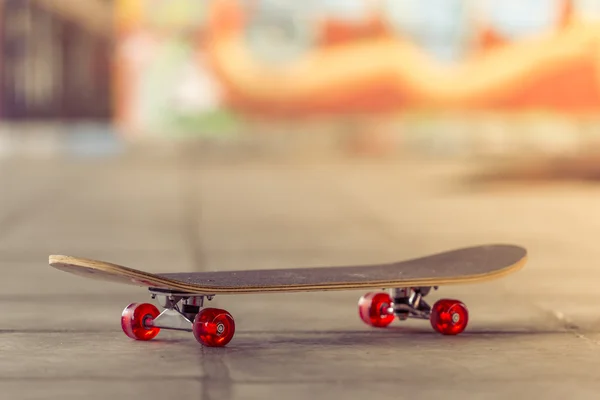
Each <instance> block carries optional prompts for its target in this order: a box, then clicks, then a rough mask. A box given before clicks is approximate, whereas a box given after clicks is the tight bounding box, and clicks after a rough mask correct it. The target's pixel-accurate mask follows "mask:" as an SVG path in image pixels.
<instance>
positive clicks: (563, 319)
mask: <svg viewBox="0 0 600 400" xmlns="http://www.w3.org/2000/svg"><path fill="white" fill-rule="evenodd" d="M550 314H551V315H552V316H553V317H554V318H555V319H556V320H557V321H558V322H560V323H561V325H562V326H563V327H564V328H565V329H566V330H567V331H568V332H570V333H571V334H573V335H574V336H575V337H577V338H579V339H582V340H585V341H587V342H589V343H592V344H594V345H596V346H600V341H598V340H594V339H592V338H590V337H588V336H586V335H584V334H583V333H582V332H581V331H582V329H581V327H580V326H579V325H577V324H576V323H575V322H573V320H571V319H570V318H569V317H568V316H567V315H566V314H564V313H563V312H561V311H559V310H551V311H550Z"/></svg>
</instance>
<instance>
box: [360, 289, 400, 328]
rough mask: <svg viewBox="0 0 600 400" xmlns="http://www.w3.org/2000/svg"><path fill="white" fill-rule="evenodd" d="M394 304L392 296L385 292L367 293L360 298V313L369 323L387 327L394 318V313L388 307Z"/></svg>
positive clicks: (378, 326) (364, 320)
mask: <svg viewBox="0 0 600 400" xmlns="http://www.w3.org/2000/svg"><path fill="white" fill-rule="evenodd" d="M391 306H392V298H391V297H390V295H389V294H387V293H383V292H371V293H367V294H365V295H364V296H362V297H361V298H360V300H358V315H360V318H361V319H362V320H363V322H364V323H365V324H367V325H370V326H374V327H377V328H385V327H386V326H388V325H389V324H391V323H392V321H393V320H394V314H393V313H389V312H388V309H389V308H390V307H391Z"/></svg>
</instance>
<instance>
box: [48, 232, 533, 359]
mask: <svg viewBox="0 0 600 400" xmlns="http://www.w3.org/2000/svg"><path fill="white" fill-rule="evenodd" d="M526 261H527V250H526V249H525V248H523V247H520V246H517V245H511V244H491V245H482V246H474V247H466V248H460V249H455V250H449V251H445V252H440V253H436V254H431V255H427V256H423V257H419V258H413V259H409V260H404V261H399V262H393V263H386V264H371V265H357V266H325V267H307V268H290V269H263V270H244V271H220V272H179V273H161V274H151V273H148V272H144V271H141V270H137V269H132V268H128V267H125V266H121V265H117V264H112V263H109V262H104V261H98V260H91V259H86V258H77V257H71V256H63V255H51V256H50V257H49V263H50V265H51V266H52V267H54V268H57V269H59V270H62V271H65V272H69V273H72V274H75V275H80V276H84V277H88V278H91V279H97V280H104V281H111V282H116V283H122V284H128V285H134V286H139V287H145V288H147V289H148V291H149V292H150V295H151V297H152V298H153V299H157V302H158V303H159V305H160V306H161V307H162V308H163V311H159V310H158V308H157V307H156V306H155V305H153V304H151V303H132V304H130V305H128V306H127V307H125V309H124V310H123V312H122V315H121V328H122V329H123V332H124V333H125V334H126V335H127V336H128V337H130V338H132V339H136V340H151V339H153V338H154V337H156V335H158V333H159V332H160V330H161V329H172V330H180V331H188V332H192V333H193V335H194V337H195V338H196V340H197V341H198V342H199V343H200V344H202V345H204V346H209V347H222V346H226V345H227V344H228V343H229V342H230V341H231V339H232V338H233V335H234V332H235V322H234V319H233V317H232V316H231V314H230V313H229V312H227V311H225V310H222V309H218V308H213V307H207V303H206V302H207V301H211V300H212V299H213V298H214V297H215V296H216V295H241V294H251V293H284V292H287V293H290V292H314V291H336V290H338V291H339V290H354V289H372V290H375V291H371V292H368V293H366V294H365V295H363V296H362V297H360V299H359V300H358V314H359V317H360V319H361V320H362V321H363V322H364V323H366V324H367V325H369V326H371V327H375V328H385V327H387V326H388V325H390V324H391V323H392V322H393V321H394V320H395V319H396V318H398V319H399V320H400V321H404V320H406V319H408V318H418V319H427V320H429V321H430V324H431V326H432V328H433V329H434V330H435V331H437V332H439V333H441V334H443V335H457V334H459V333H461V332H463V331H464V330H465V328H466V327H467V324H468V321H469V312H468V309H467V307H466V305H465V304H464V303H463V302H461V301H459V300H454V299H441V300H438V301H437V302H436V303H435V304H433V306H430V305H429V304H428V303H427V302H426V301H425V299H424V298H425V296H427V295H428V294H429V293H430V291H431V289H434V290H437V289H438V288H439V286H443V285H451V284H466V283H477V282H482V281H486V280H491V279H496V278H500V277H503V276H505V275H507V274H509V273H512V272H515V271H517V270H519V269H520V268H522V267H523V266H524V265H525V263H526Z"/></svg>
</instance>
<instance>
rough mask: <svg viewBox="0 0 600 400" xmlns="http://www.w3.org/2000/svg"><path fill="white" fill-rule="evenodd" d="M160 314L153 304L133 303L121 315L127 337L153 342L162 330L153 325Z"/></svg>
mask: <svg viewBox="0 0 600 400" xmlns="http://www.w3.org/2000/svg"><path fill="white" fill-rule="evenodd" d="M159 314H160V312H159V311H158V309H157V308H156V307H155V306H153V305H152V304H148V303H142V304H137V303H131V304H130V305H128V306H127V307H125V309H124V310H123V313H122V314H121V328H122V329H123V332H125V334H126V335H127V336H129V337H130V338H132V339H136V340H151V339H154V338H155V337H156V335H158V333H159V332H160V328H157V327H153V326H152V325H151V323H152V321H153V320H154V318H156V317H158V315H159Z"/></svg>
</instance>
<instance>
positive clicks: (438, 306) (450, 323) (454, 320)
mask: <svg viewBox="0 0 600 400" xmlns="http://www.w3.org/2000/svg"><path fill="white" fill-rule="evenodd" d="M430 322H431V326H432V327H433V329H435V330H436V331H437V332H439V333H441V334H443V335H458V334H459V333H461V332H462V331H464V330H465V328H466V327H467V324H468V323H469V311H468V310H467V306H465V305H464V304H463V303H462V302H460V301H458V300H451V299H442V300H439V301H437V302H436V303H435V304H434V305H433V307H432V308H431V316H430Z"/></svg>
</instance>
